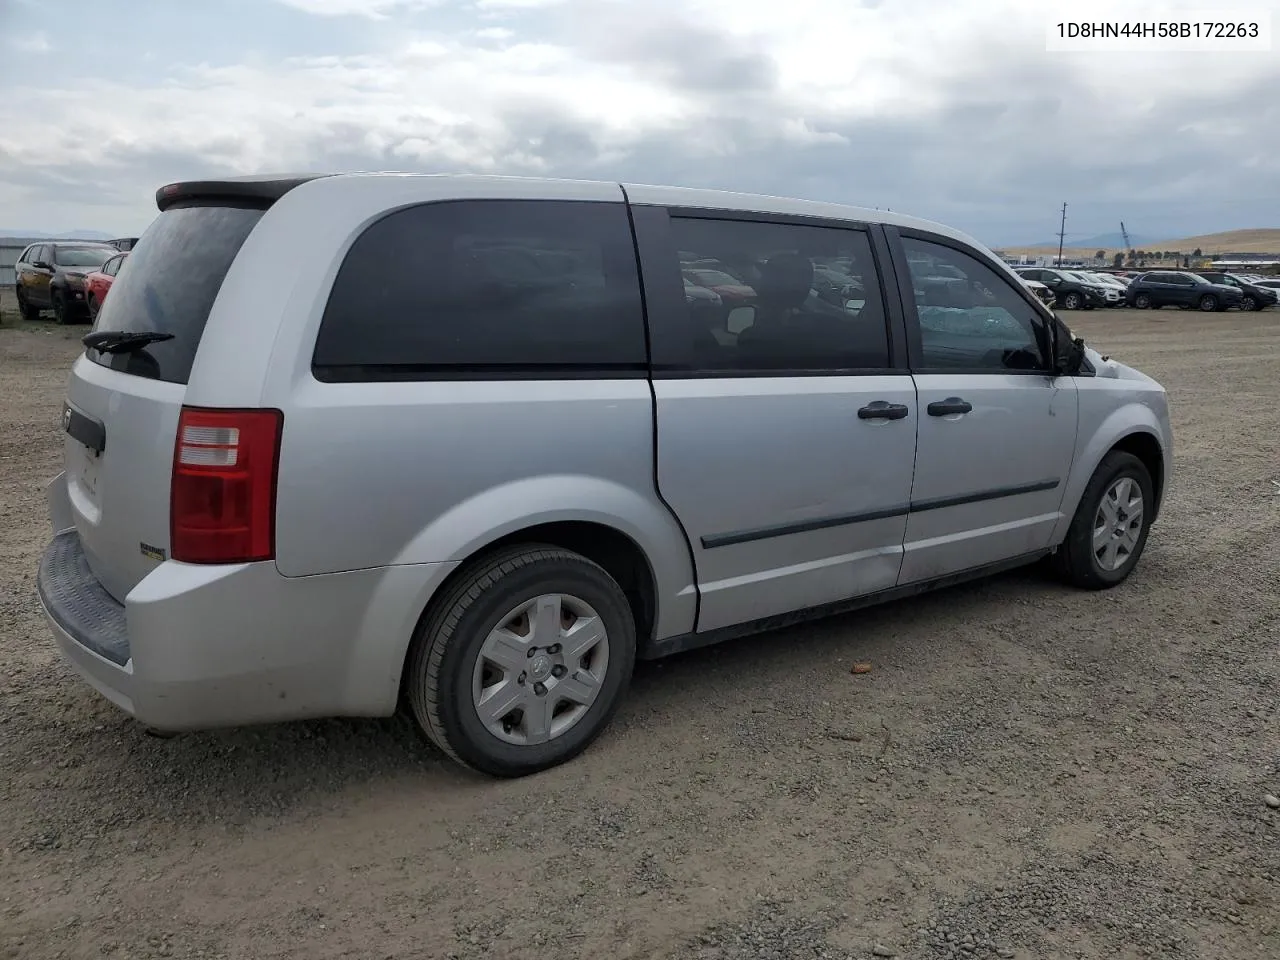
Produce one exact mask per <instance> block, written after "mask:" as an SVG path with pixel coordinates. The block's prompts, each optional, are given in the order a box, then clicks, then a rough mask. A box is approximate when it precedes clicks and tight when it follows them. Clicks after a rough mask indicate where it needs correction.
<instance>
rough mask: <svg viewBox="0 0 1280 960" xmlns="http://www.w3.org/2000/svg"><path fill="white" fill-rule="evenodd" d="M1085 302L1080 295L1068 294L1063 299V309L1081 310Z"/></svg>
mask: <svg viewBox="0 0 1280 960" xmlns="http://www.w3.org/2000/svg"><path fill="white" fill-rule="evenodd" d="M1082 302H1083V301H1082V300H1081V298H1080V294H1078V293H1068V294H1067V295H1066V296H1065V297H1063V298H1062V307H1063V309H1064V310H1079V309H1080V305H1081V303H1082Z"/></svg>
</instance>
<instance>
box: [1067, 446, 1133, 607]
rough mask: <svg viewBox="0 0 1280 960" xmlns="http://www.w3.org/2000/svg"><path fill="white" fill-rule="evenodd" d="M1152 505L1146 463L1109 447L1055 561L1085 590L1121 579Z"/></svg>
mask: <svg viewBox="0 0 1280 960" xmlns="http://www.w3.org/2000/svg"><path fill="white" fill-rule="evenodd" d="M1154 509H1155V496H1154V487H1153V485H1152V483H1151V474H1150V472H1149V471H1148V470H1147V468H1146V465H1145V464H1143V462H1142V461H1141V460H1139V459H1138V458H1137V457H1135V456H1134V455H1133V454H1131V453H1125V452H1124V451H1122V450H1113V451H1112V452H1111V453H1109V454H1107V455H1106V456H1105V457H1103V458H1102V463H1100V464H1098V469H1097V470H1095V471H1094V473H1093V477H1092V478H1090V480H1089V485H1088V486H1087V487H1086V488H1085V491H1084V495H1083V496H1082V497H1081V498H1080V505H1079V506H1078V507H1077V508H1076V514H1075V516H1074V517H1073V518H1072V520H1071V526H1070V528H1068V530H1067V537H1066V539H1065V540H1064V541H1063V543H1062V546H1060V547H1059V548H1058V552H1057V554H1056V555H1055V558H1054V559H1055V562H1056V564H1057V566H1058V569H1059V571H1060V572H1061V573H1062V574H1063V576H1064V577H1065V578H1066V579H1067V580H1068V581H1069V582H1070V583H1073V584H1075V585H1076V586H1078V587H1083V588H1085V589H1087V590H1105V589H1107V588H1108V587H1114V586H1115V585H1116V584H1118V583H1121V582H1122V581H1123V580H1124V579H1125V578H1126V577H1128V576H1129V574H1130V573H1132V572H1133V568H1134V567H1135V566H1137V564H1138V558H1139V557H1141V556H1142V550H1143V548H1144V547H1145V546H1146V544H1147V533H1148V531H1149V530H1150V529H1151V519H1152V512H1153V510H1154Z"/></svg>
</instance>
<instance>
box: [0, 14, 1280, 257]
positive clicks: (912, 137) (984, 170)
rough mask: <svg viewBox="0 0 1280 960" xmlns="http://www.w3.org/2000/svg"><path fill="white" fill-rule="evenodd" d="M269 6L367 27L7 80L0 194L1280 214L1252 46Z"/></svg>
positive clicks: (1000, 216)
mask: <svg viewBox="0 0 1280 960" xmlns="http://www.w3.org/2000/svg"><path fill="white" fill-rule="evenodd" d="M278 2H282V3H287V4H289V5H290V6H293V7H295V8H297V9H300V10H305V11H307V12H310V13H313V14H315V15H316V16H317V17H318V18H320V20H321V21H323V22H328V19H327V18H333V17H338V16H341V15H351V16H355V15H360V16H363V17H366V18H369V17H375V18H382V19H377V20H374V21H372V23H371V29H372V30H373V33H372V34H371V38H369V39H365V38H364V37H363V35H362V36H361V39H360V40H359V43H360V44H362V45H363V46H361V47H360V48H359V49H356V50H349V49H345V48H342V47H340V46H335V47H334V49H344V52H342V53H333V54H330V55H326V56H304V57H290V58H276V59H274V60H273V59H271V58H269V57H268V56H266V55H263V56H258V57H255V58H254V59H253V60H252V62H249V61H246V62H242V63H235V62H218V63H188V64H184V65H181V66H177V67H174V68H173V69H172V70H171V71H169V72H168V73H167V74H166V75H164V76H163V77H161V78H160V79H159V80H158V81H157V82H156V83H154V84H153V85H151V86H144V87H138V86H136V85H131V86H128V87H126V86H125V85H124V84H123V83H116V82H114V81H112V80H111V79H110V78H109V77H101V78H94V79H92V80H81V81H72V80H70V79H66V78H63V77H61V76H60V75H58V74H54V75H52V76H51V78H50V79H49V82H48V83H44V84H42V85H40V86H34V87H30V88H27V89H21V88H20V89H18V90H11V91H10V96H9V97H7V98H5V99H4V100H3V101H0V206H3V207H4V208H6V209H10V208H13V209H15V210H18V211H21V213H20V214H19V213H15V214H13V215H14V216H20V218H21V219H23V221H24V222H31V223H33V224H34V223H38V222H41V220H42V219H43V220H50V219H57V218H58V217H63V218H66V219H67V220H68V221H75V222H76V224H70V223H69V224H68V225H78V224H79V222H80V221H81V220H83V217H82V216H80V215H79V212H78V210H77V209H75V208H74V206H73V199H72V198H74V203H78V204H83V203H86V202H90V201H89V200H87V199H85V198H88V197H98V198H99V199H100V202H102V203H103V207H102V209H104V210H105V209H109V208H112V206H113V205H114V208H115V209H117V210H118V211H119V215H120V216H121V217H122V218H125V217H128V218H132V219H130V220H128V222H127V223H124V222H122V223H120V224H119V227H118V228H120V229H123V228H125V227H126V226H127V227H128V228H129V229H135V228H136V227H137V226H140V223H139V221H141V222H145V220H146V218H149V217H150V216H151V215H152V212H153V211H152V209H150V208H149V207H148V206H147V205H146V203H149V198H150V196H151V194H152V192H153V191H154V189H155V187H156V186H157V185H158V184H159V183H162V182H166V181H169V180H173V179H178V178H181V177H189V176H209V175H222V174H227V173H233V172H253V171H257V170H264V169H311V170H315V169H392V168H394V169H411V170H422V171H431V172H437V171H447V170H456V171H475V172H497V173H513V174H525V175H527V174H537V175H549V176H587V177H597V178H603V179H628V180H639V181H645V182H669V183H681V184H689V185H697V186H717V187H725V188H731V189H741V190H748V191H754V192H764V193H773V194H784V195H798V196H804V197H811V198H816V199H832V200H840V201H848V202H859V203H864V204H867V205H878V206H889V207H892V208H893V209H895V210H901V211H903V212H910V213H917V214H921V215H924V216H932V217H936V218H939V219H943V220H947V221H949V222H953V223H955V224H956V225H957V226H961V227H963V228H965V229H969V230H972V231H974V232H977V233H979V234H980V235H983V236H984V237H985V238H987V239H988V240H989V241H991V242H1004V241H1010V242H1012V241H1015V240H1018V239H1039V238H1041V237H1043V236H1045V235H1047V234H1048V233H1051V232H1053V231H1052V229H1050V228H1051V227H1056V210H1057V209H1058V208H1059V207H1060V205H1061V203H1062V201H1063V200H1067V201H1068V202H1070V203H1071V211H1072V213H1071V219H1072V224H1079V225H1080V229H1081V230H1084V231H1089V232H1094V233H1096V232H1101V231H1102V230H1104V229H1106V230H1110V229H1112V228H1113V226H1114V224H1112V222H1111V221H1112V220H1118V219H1119V218H1120V217H1121V216H1123V217H1124V218H1125V220H1126V223H1127V224H1128V225H1129V226H1130V227H1131V228H1133V229H1134V230H1135V231H1137V232H1141V233H1146V234H1152V233H1158V234H1161V235H1166V234H1167V235H1170V236H1172V235H1174V234H1176V233H1179V232H1192V231H1201V230H1208V229H1225V228H1227V227H1232V226H1237V225H1243V223H1244V222H1245V221H1250V222H1263V221H1269V222H1272V223H1280V196H1277V193H1278V192H1280V191H1277V189H1276V187H1275V186H1274V184H1275V183H1278V182H1280V115H1278V114H1280V106H1278V105H1277V104H1276V102H1275V98H1274V95H1273V94H1272V93H1271V92H1269V91H1271V90H1274V89H1275V85H1276V83H1277V82H1278V81H1280V62H1278V61H1277V60H1276V59H1275V58H1274V57H1272V56H1268V55H1265V54H1260V55H1247V54H1242V55H1239V56H1228V55H1218V54H1186V53H1174V54H1141V55H1120V54H1110V53H1108V54H1049V53H1046V51H1045V37H1044V18H1043V14H1042V12H1041V11H1040V10H1039V9H1038V8H1036V7H1035V5H1029V4H1024V3H1016V2H1012V0H985V2H982V3H979V2H977V0H974V2H961V0H895V2H894V3H892V4H889V3H879V4H877V3H871V2H863V3H861V4H858V3H854V2H851V0H789V2H788V3H787V4H786V6H785V9H784V11H783V13H782V14H780V13H779V8H778V7H777V5H775V4H773V3H768V2H765V0H687V2H680V3H676V2H675V0H649V2H647V3H646V4H644V5H640V4H632V3H625V2H613V0H554V2H542V0H468V2H466V3H454V4H450V5H446V4H443V3H441V4H439V5H437V6H435V7H433V8H432V11H431V12H430V13H429V15H428V16H427V17H425V18H423V19H422V20H421V21H420V20H418V19H412V18H408V17H407V16H405V13H406V11H407V10H408V8H409V7H410V6H422V5H423V4H422V3H421V2H417V0H399V2H396V0H278ZM1171 3H1173V4H1175V5H1176V0H1171ZM1136 6H1138V4H1137V3H1135V7H1136ZM1163 6H1169V4H1165V5H1163ZM1028 8H1030V9H1028ZM498 13H501V14H502V15H503V16H502V17H501V19H500V20H499V21H497V22H496V23H495V21H494V20H493V16H495V15H496V14H498ZM1140 13H1141V11H1139V10H1135V11H1133V12H1127V13H1126V16H1130V17H1133V16H1139V15H1140ZM420 24H424V25H425V26H421V25H420ZM228 29H231V28H230V27H229V28H228ZM121 55H122V56H128V55H129V52H128V51H121ZM19 83H21V78H19ZM104 102H108V103H111V104H112V105H113V106H112V108H111V109H110V110H103V109H102V104H103V103H104ZM19 103H21V104H23V107H22V109H18V107H17V104H19ZM134 197H140V198H147V199H146V201H145V203H144V204H143V205H141V206H138V207H136V208H135V207H134V206H131V205H130V204H131V203H134V202H136V201H131V200H129V199H128V198H134ZM1138 225H1141V226H1142V229H1139V226H1138Z"/></svg>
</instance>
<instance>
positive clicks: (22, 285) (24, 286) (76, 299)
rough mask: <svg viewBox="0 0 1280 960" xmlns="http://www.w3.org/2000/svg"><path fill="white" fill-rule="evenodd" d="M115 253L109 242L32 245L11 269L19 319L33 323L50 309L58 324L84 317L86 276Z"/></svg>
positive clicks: (64, 241)
mask: <svg viewBox="0 0 1280 960" xmlns="http://www.w3.org/2000/svg"><path fill="white" fill-rule="evenodd" d="M118 252H119V251H117V250H116V248H115V247H113V246H111V245H110V244H109V243H92V242H88V241H70V240H62V241H49V242H44V243H33V244H31V246H29V247H27V248H26V249H25V250H23V251H22V256H20V257H19V258H18V262H17V264H15V266H14V272H15V274H16V280H15V287H16V289H17V294H18V310H19V312H20V313H21V314H22V319H24V320H36V319H38V318H39V316H40V312H41V311H42V310H52V311H53V313H54V316H55V317H57V320H58V322H59V323H74V322H76V321H77V320H81V319H84V318H85V317H87V316H88V311H87V308H86V306H85V287H84V282H85V277H86V276H87V275H88V274H89V273H91V272H92V271H94V270H97V269H98V268H100V267H101V266H102V265H103V264H104V263H106V262H107V259H108V258H110V257H112V256H114V255H115V254H116V253H118Z"/></svg>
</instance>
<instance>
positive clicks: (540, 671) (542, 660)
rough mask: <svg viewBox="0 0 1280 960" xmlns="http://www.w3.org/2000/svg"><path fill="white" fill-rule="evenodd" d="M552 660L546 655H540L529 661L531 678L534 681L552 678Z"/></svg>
mask: <svg viewBox="0 0 1280 960" xmlns="http://www.w3.org/2000/svg"><path fill="white" fill-rule="evenodd" d="M552 666H553V664H552V663H551V658H550V657H549V656H547V655H546V654H545V653H540V654H538V655H537V656H535V657H534V658H533V659H532V660H530V661H529V676H531V677H533V679H534V680H545V679H547V677H549V676H551V667H552Z"/></svg>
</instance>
